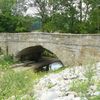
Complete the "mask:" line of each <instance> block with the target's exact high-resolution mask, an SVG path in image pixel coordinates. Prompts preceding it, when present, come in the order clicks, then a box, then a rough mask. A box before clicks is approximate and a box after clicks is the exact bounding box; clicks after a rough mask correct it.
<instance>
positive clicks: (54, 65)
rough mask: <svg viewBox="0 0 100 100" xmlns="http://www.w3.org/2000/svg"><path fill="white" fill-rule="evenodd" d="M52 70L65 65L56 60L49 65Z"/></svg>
mask: <svg viewBox="0 0 100 100" xmlns="http://www.w3.org/2000/svg"><path fill="white" fill-rule="evenodd" d="M49 66H50V69H51V70H57V69H59V68H61V67H63V65H62V63H61V62H54V63H52V64H50V65H49Z"/></svg>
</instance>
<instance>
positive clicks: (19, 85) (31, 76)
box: [0, 56, 47, 100]
mask: <svg viewBox="0 0 100 100" xmlns="http://www.w3.org/2000/svg"><path fill="white" fill-rule="evenodd" d="M13 63H14V62H13V60H12V58H11V57H10V56H4V57H2V58H0V100H5V99H7V98H9V97H12V96H15V97H16V100H20V98H21V97H22V96H24V95H25V94H29V95H31V98H32V100H34V99H33V98H34V93H33V94H30V91H31V90H32V89H33V85H34V84H35V83H36V80H38V79H40V78H41V77H43V76H44V75H45V74H47V73H42V72H40V73H34V72H33V71H32V70H26V71H20V72H19V71H18V72H17V71H14V70H13V69H12V68H11V64H13ZM23 100H25V99H23ZM30 100H31V99H30Z"/></svg>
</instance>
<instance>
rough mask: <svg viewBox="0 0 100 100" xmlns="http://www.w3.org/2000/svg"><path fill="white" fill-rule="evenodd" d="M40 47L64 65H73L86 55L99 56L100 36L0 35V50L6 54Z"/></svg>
mask: <svg viewBox="0 0 100 100" xmlns="http://www.w3.org/2000/svg"><path fill="white" fill-rule="evenodd" d="M37 45H40V46H42V47H44V48H46V49H48V50H49V51H51V52H53V53H54V54H56V56H57V57H58V58H59V59H60V60H61V61H62V62H63V64H65V65H69V64H73V63H75V62H76V61H80V60H81V59H83V58H85V56H86V55H90V56H97V58H99V56H100V35H80V34H77V35H76V34H64V33H63V34H62V33H38V32H35V33H0V48H1V50H3V51H4V52H5V53H7V54H11V55H16V54H17V53H18V52H19V51H21V50H23V49H25V48H28V47H31V46H37Z"/></svg>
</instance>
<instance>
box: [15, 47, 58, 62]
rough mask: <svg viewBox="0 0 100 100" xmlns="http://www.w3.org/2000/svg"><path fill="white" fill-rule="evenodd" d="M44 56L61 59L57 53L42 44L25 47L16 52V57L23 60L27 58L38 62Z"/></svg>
mask: <svg viewBox="0 0 100 100" xmlns="http://www.w3.org/2000/svg"><path fill="white" fill-rule="evenodd" d="M42 57H50V58H56V59H59V58H58V57H57V55H56V54H54V53H53V52H52V51H50V50H48V49H47V48H44V47H43V46H41V45H36V46H29V47H26V48H24V49H22V50H21V51H19V52H18V53H17V54H16V57H15V58H16V59H17V60H19V61H22V62H23V61H27V60H29V61H35V62H38V61H39V60H40V59H41V58H42Z"/></svg>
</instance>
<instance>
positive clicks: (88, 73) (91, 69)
mask: <svg viewBox="0 0 100 100" xmlns="http://www.w3.org/2000/svg"><path fill="white" fill-rule="evenodd" d="M94 75H95V64H92V63H90V64H88V65H87V66H86V67H85V73H84V76H85V78H86V79H85V80H80V79H77V80H74V81H73V82H72V85H71V88H70V90H71V91H75V92H76V93H78V95H79V96H80V97H81V100H84V98H85V97H86V98H87V99H88V100H99V99H100V96H91V95H90V94H89V91H90V89H89V88H90V86H92V85H96V86H97V87H96V90H98V88H99V85H98V84H99V83H100V81H99V80H94V79H93V76H94ZM99 89H100V88H99Z"/></svg>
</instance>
